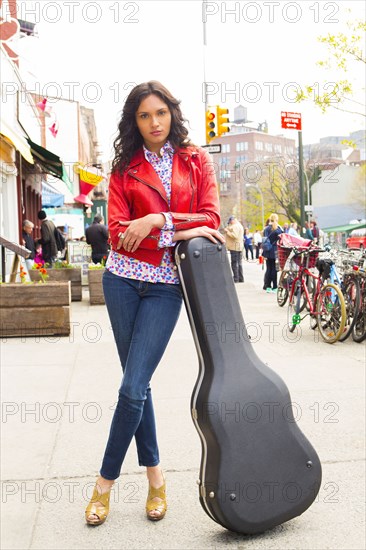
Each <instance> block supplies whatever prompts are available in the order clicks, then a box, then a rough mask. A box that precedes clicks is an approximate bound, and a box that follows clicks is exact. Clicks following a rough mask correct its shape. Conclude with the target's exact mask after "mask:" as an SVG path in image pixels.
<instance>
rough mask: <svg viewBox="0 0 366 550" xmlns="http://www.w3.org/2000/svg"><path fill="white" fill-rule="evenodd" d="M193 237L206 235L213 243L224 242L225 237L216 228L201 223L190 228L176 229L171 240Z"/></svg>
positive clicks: (185, 239)
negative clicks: (199, 225)
mask: <svg viewBox="0 0 366 550" xmlns="http://www.w3.org/2000/svg"><path fill="white" fill-rule="evenodd" d="M193 237H206V238H207V239H209V240H210V241H212V242H213V243H217V242H220V243H225V238H224V237H223V235H221V233H220V232H219V231H218V230H217V229H212V228H211V227H207V226H206V225H203V226H201V227H193V228H192V229H183V230H182V231H176V232H175V233H174V237H173V242H175V241H188V239H193Z"/></svg>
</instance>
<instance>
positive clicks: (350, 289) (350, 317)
mask: <svg viewBox="0 0 366 550" xmlns="http://www.w3.org/2000/svg"><path fill="white" fill-rule="evenodd" d="M342 292H343V297H344V302H345V304H346V324H345V327H344V329H343V333H342V334H341V336H340V338H339V341H340V342H344V341H345V340H347V338H348V337H349V335H350V334H351V333H352V330H353V327H354V325H355V323H356V319H357V317H358V312H359V309H360V303H361V290H360V283H359V282H358V278H357V277H352V276H348V277H347V276H346V277H345V281H344V284H343V285H342Z"/></svg>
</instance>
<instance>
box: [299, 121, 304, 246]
mask: <svg viewBox="0 0 366 550" xmlns="http://www.w3.org/2000/svg"><path fill="white" fill-rule="evenodd" d="M298 136H299V185H300V220H301V231H300V235H301V237H302V236H303V229H304V227H305V215H304V214H305V211H304V159H303V150H302V131H301V130H300V131H299V132H298Z"/></svg>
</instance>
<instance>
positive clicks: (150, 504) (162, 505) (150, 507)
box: [146, 481, 168, 521]
mask: <svg viewBox="0 0 366 550" xmlns="http://www.w3.org/2000/svg"><path fill="white" fill-rule="evenodd" d="M165 491H166V486H165V481H164V485H162V486H161V487H159V488H158V489H155V487H152V486H151V485H150V483H149V494H148V495H147V501H146V515H147V517H148V519H150V520H151V521H159V520H161V519H163V517H164V516H165V512H166V511H167V508H168V505H167V502H166V493H165ZM156 497H157V498H160V499H161V500H160V501H154V500H153V499H154V498H156ZM154 510H156V511H157V512H160V515H159V516H152V515H151V512H153V511H154Z"/></svg>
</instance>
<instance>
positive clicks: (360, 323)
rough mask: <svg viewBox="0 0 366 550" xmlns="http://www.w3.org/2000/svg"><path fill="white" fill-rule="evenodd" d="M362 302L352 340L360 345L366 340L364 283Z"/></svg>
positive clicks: (363, 286) (362, 284)
mask: <svg viewBox="0 0 366 550" xmlns="http://www.w3.org/2000/svg"><path fill="white" fill-rule="evenodd" d="M360 287H361V302H360V309H359V312H358V315H357V319H356V321H355V324H354V327H353V330H352V338H353V340H354V341H355V342H357V343H358V344H360V343H361V342H363V341H364V340H365V338H366V294H365V283H364V282H362V283H361V285H360Z"/></svg>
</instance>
